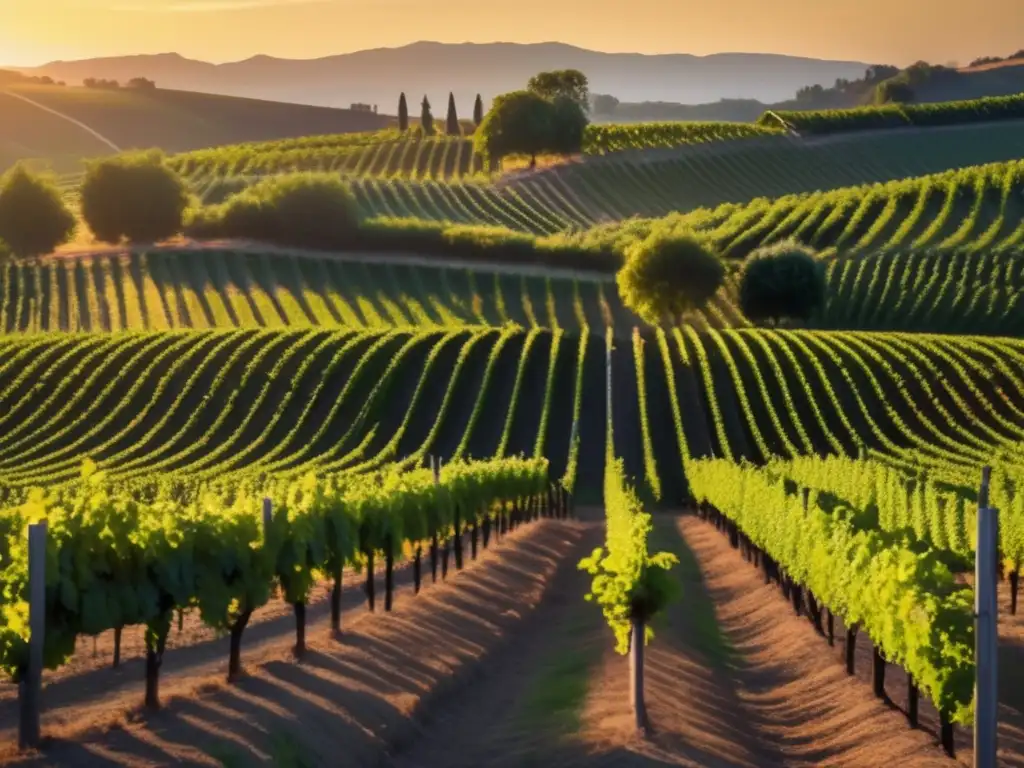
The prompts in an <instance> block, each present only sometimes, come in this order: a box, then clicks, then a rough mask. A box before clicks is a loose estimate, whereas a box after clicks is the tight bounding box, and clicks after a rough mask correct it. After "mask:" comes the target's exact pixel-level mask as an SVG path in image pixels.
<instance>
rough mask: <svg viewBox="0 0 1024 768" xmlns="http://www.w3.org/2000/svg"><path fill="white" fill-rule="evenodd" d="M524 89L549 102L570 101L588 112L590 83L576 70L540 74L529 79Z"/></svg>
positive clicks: (560, 70) (559, 70)
mask: <svg viewBox="0 0 1024 768" xmlns="http://www.w3.org/2000/svg"><path fill="white" fill-rule="evenodd" d="M526 88H527V90H530V91H533V92H534V93H536V94H537V95H539V96H542V97H544V98H545V99H548V100H549V101H555V100H556V99H558V98H559V97H563V98H567V99H571V100H572V101H575V102H576V103H577V104H579V105H580V109H582V110H583V112H584V113H586V112H589V111H590V83H589V82H588V80H587V76H586V75H584V74H583V73H582V72H580V71H579V70H578V69H558V70H554V71H552V72H541V73H539V74H536V75H534V76H533V77H531V78H530V81H529V82H528V83H527V84H526Z"/></svg>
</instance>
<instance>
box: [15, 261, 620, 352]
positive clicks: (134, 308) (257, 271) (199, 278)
mask: <svg viewBox="0 0 1024 768" xmlns="http://www.w3.org/2000/svg"><path fill="white" fill-rule="evenodd" d="M605 301H611V302H613V304H614V309H613V311H614V312H615V313H616V314H619V313H624V312H626V310H624V309H623V308H622V307H621V304H620V303H619V298H618V293H617V292H616V291H615V290H614V286H613V285H612V284H611V283H610V282H609V279H608V278H607V277H605V276H603V275H600V274H594V275H593V276H592V277H591V276H588V275H585V274H581V275H580V276H579V277H578V278H570V277H557V276H556V277H543V276H540V275H530V274H515V273H514V272H513V271H512V270H511V269H510V270H507V271H490V270H486V269H483V270H480V269H477V268H474V267H469V266H467V267H465V268H459V267H455V266H445V265H443V264H442V265H440V266H437V267H434V266H431V265H430V263H429V261H424V260H422V259H421V260H420V261H418V262H417V261H408V262H405V263H403V262H400V261H396V262H389V261H387V260H383V261H374V260H373V259H372V256H366V257H365V258H362V259H354V260H351V261H343V260H339V259H336V258H315V257H310V256H306V255H297V254H287V253H285V254H276V253H275V254H271V253H269V252H259V251H243V250H234V251H221V250H194V251H190V250H187V249H182V250H176V249H170V250H152V251H150V252H148V253H146V252H140V253H129V254H123V255H122V254H114V255H108V254H104V255H94V256H83V257H77V258H67V259H60V260H50V261H44V262H31V263H29V262H15V261H10V262H8V263H6V264H5V265H3V266H0V328H3V329H4V330H5V331H6V332H7V333H29V334H33V333H39V332H49V331H71V332H75V331H135V330H155V331H160V330H174V329H187V328H191V329H196V330H205V329H213V328H221V329H229V328H285V327H292V328H303V327H305V328H311V327H320V328H342V327H347V328H365V329H369V330H373V329H377V330H383V329H387V328H422V329H428V328H456V327H462V326H477V325H479V326H485V325H492V326H500V325H503V324H506V323H514V324H518V325H521V326H524V327H543V328H565V329H573V330H576V329H579V328H580V327H581V325H580V323H581V322H583V323H585V324H587V325H590V326H594V327H599V326H602V325H604V323H605V319H604V314H603V309H602V302H605Z"/></svg>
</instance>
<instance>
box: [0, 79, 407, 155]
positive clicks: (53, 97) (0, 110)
mask: <svg viewBox="0 0 1024 768" xmlns="http://www.w3.org/2000/svg"><path fill="white" fill-rule="evenodd" d="M30 102H31V103H30ZM0 114H3V120H2V121H0V169H2V168H3V167H5V166H8V165H10V164H11V163H13V162H14V161H16V160H19V159H43V158H45V159H48V160H50V161H51V163H52V165H53V166H54V167H55V168H56V169H57V170H60V171H64V170H73V169H75V168H76V167H77V166H78V165H79V164H80V162H79V161H80V160H81V159H82V158H83V157H92V156H95V155H100V154H105V153H109V152H110V151H111V146H110V145H111V144H113V145H114V146H116V147H117V148H119V149H144V148H149V147H160V148H161V149H163V150H165V151H167V152H184V151H187V150H192V149H201V148H204V147H210V146H216V145H220V144H237V143H244V142H251V141H270V140H274V139H284V138H292V137H299V136H308V135H311V134H314V135H315V134H338V133H349V132H356V131H370V130H376V129H378V128H383V127H386V126H387V125H388V124H389V123H390V120H389V118H387V117H385V116H383V115H375V114H373V113H372V112H359V111H353V110H348V109H331V108H327V107H313V106H306V105H299V104H285V103H280V102H272V101H261V100H258V99H243V98H237V97H232V96H218V95H213V94H205V93H190V92H186V91H173V90H164V89H162V88H161V89H155V90H139V89H134V88H121V89H118V90H100V89H94V88H79V87H59V86H54V85H40V84H36V83H15V84H13V85H10V86H8V87H7V88H6V89H5V90H4V91H0ZM68 118H70V119H68ZM74 121H78V122H81V123H83V124H85V125H86V126H88V127H89V128H91V129H92V130H93V131H95V132H96V133H97V134H99V135H100V136H102V137H104V138H105V139H107V141H108V142H109V144H108V143H107V142H104V141H102V140H99V139H97V138H96V136H94V135H92V134H90V133H89V132H88V131H87V130H84V129H83V128H82V127H80V126H76V124H75V122H74Z"/></svg>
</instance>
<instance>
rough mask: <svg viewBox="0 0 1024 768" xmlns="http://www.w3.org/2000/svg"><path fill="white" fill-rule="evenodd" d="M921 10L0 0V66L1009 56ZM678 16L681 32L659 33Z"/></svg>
mask: <svg viewBox="0 0 1024 768" xmlns="http://www.w3.org/2000/svg"><path fill="white" fill-rule="evenodd" d="M484 8H486V10H487V13H484V12H483V10H482V9H484ZM8 10H10V11H13V13H8V12H6V11H8ZM933 11H934V4H933V0H895V1H894V0H862V1H861V2H860V3H857V4H853V5H850V4H840V3H838V2H835V0H833V1H832V2H820V0H779V2H778V3H775V4H772V5H771V6H770V7H769V6H765V5H764V4H763V3H761V2H760V0H718V2H716V3H709V4H705V5H702V6H697V7H688V8H684V7H682V6H681V3H680V2H679V0H628V2H626V0H560V2H559V3H550V2H549V1H548V0H520V1H519V2H518V3H516V4H514V5H511V6H509V5H500V4H496V5H492V6H490V7H488V6H482V5H481V4H480V3H479V1H478V0H448V2H447V3H446V5H445V7H444V11H443V12H441V11H440V10H439V8H438V7H437V6H435V5H431V4H429V3H423V2H422V1H421V0H0V17H3V25H2V27H0V66H2V65H4V64H8V65H14V66H33V65H39V64H44V63H47V62H49V61H52V60H55V59H65V60H67V59H76V58H91V57H101V56H123V55H133V54H142V53H164V52H168V51H174V52H177V53H180V54H182V55H183V56H186V57H188V58H194V59H202V60H205V61H211V62H217V63H220V62H225V61H239V60H242V59H246V58H250V57H251V56H254V55H257V54H267V55H271V56H277V57H281V58H316V57H320V56H328V55H332V54H338V53H345V52H350V51H356V50H363V49H368V48H381V47H397V46H401V45H405V44H408V43H410V42H413V41H417V40H437V41H440V42H462V41H467V40H472V41H480V42H484V41H490V40H506V41H508V42H522V43H528V42H545V41H552V40H558V41H561V42H565V43H570V44H572V45H577V46H580V47H583V48H590V49H594V50H602V51H609V52H621V51H636V52H640V53H664V52H679V53H692V54H697V55H705V54H710V53H717V52H722V51H742V52H750V53H754V52H765V53H783V54H790V55H794V56H809V57H816V58H825V59H839V60H858V61H865V62H875V63H891V64H896V65H907V64H910V63H911V62H913V61H916V60H918V59H924V60H927V61H931V62H933V63H947V62H950V61H957V62H959V63H961V64H965V63H967V62H968V61H969V60H970V59H972V58H975V57H977V56H983V55H1000V56H1005V55H1008V54H1011V53H1013V52H1014V51H1016V50H1018V49H1020V47H1021V44H1022V41H1021V40H1020V39H1018V38H1019V30H1020V29H1022V28H1024V2H1021V1H1020V0H977V2H975V3H973V4H971V5H969V6H968V5H965V4H959V5H953V6H950V7H948V8H946V9H944V12H943V13H942V14H935V13H934V12H933ZM677 17H684V18H685V24H676V23H671V24H668V23H666V21H667V20H670V19H673V18H677ZM738 18H742V19H747V20H749V21H750V22H751V23H749V24H737V23H736V19H738ZM882 18H884V19H886V23H885V24H880V23H878V20H879V19H882ZM994 19H995V20H997V21H998V23H993V20H994ZM626 22H628V23H626Z"/></svg>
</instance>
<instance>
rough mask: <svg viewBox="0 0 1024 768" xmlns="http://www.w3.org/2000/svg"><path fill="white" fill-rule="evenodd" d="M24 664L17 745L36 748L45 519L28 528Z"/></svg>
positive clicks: (43, 615)
mask: <svg viewBox="0 0 1024 768" xmlns="http://www.w3.org/2000/svg"><path fill="white" fill-rule="evenodd" d="M28 626H29V640H28V663H27V664H26V666H25V668H24V669H23V670H22V673H21V678H20V679H19V680H18V705H19V722H18V746H19V747H20V748H21V749H32V748H35V747H37V746H39V711H40V707H41V703H42V701H41V700H42V693H43V642H44V639H45V632H46V520H41V521H40V522H38V523H33V524H32V525H30V526H29V527H28Z"/></svg>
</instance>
